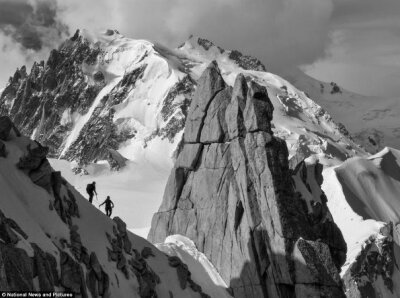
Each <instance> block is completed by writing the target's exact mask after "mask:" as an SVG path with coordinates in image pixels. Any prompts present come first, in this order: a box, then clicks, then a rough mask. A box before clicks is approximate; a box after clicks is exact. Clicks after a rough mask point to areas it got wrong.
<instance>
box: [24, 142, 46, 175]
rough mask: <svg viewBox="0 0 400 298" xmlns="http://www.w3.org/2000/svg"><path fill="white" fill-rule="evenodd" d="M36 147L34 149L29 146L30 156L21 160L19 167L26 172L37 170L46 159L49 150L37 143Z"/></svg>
mask: <svg viewBox="0 0 400 298" xmlns="http://www.w3.org/2000/svg"><path fill="white" fill-rule="evenodd" d="M36 145H37V146H36V147H34V148H32V146H31V144H28V145H27V149H28V154H27V155H26V156H23V157H21V158H20V160H19V162H18V164H17V167H18V168H19V169H24V170H37V169H38V168H39V167H40V166H41V165H42V163H43V162H44V160H45V159H46V156H47V153H48V152H49V148H47V147H43V146H42V145H41V144H40V143H37V142H36Z"/></svg>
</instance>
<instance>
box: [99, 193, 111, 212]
mask: <svg viewBox="0 0 400 298" xmlns="http://www.w3.org/2000/svg"><path fill="white" fill-rule="evenodd" d="M103 204H106V215H107V216H108V217H110V216H111V213H112V209H113V208H114V203H113V202H112V201H111V199H110V196H107V199H106V200H105V201H104V202H103V203H101V204H100V205H99V207H101V205H103Z"/></svg>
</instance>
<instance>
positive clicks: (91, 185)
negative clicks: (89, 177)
mask: <svg viewBox="0 0 400 298" xmlns="http://www.w3.org/2000/svg"><path fill="white" fill-rule="evenodd" d="M86 191H87V193H92V192H93V191H94V186H93V184H88V185H87V186H86Z"/></svg>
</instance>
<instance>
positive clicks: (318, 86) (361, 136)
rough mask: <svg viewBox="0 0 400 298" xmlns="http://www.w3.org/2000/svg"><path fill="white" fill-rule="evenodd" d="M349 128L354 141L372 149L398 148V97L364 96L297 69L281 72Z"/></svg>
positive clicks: (371, 150) (399, 128)
mask: <svg viewBox="0 0 400 298" xmlns="http://www.w3.org/2000/svg"><path fill="white" fill-rule="evenodd" d="M283 77H284V78H286V79H288V80H289V81H290V82H291V83H292V84H293V85H294V86H296V87H297V88H299V89H300V90H303V91H304V92H306V93H307V94H308V96H309V97H310V98H311V99H312V100H313V101H315V102H316V103H317V104H319V105H321V107H323V108H324V109H326V110H327V111H329V113H330V114H331V115H332V116H333V117H334V119H335V120H336V121H338V122H340V123H343V124H344V125H345V126H346V128H347V129H348V130H349V131H350V133H351V135H352V136H353V138H354V139H355V141H356V142H358V143H360V144H362V145H363V146H364V147H365V148H366V149H367V150H368V151H369V152H371V153H376V152H378V151H380V150H382V149H383V148H384V147H385V146H390V147H394V148H400V122H399V120H398V115H399V113H400V101H399V98H385V97H373V96H364V95H360V94H356V93H353V92H349V91H347V90H344V89H342V88H341V87H339V86H338V88H339V89H338V92H334V90H333V86H332V84H331V83H325V82H321V81H318V80H316V79H314V78H311V77H310V76H308V75H306V74H305V73H303V72H302V71H300V70H299V69H291V70H288V71H287V72H286V73H284V74H283Z"/></svg>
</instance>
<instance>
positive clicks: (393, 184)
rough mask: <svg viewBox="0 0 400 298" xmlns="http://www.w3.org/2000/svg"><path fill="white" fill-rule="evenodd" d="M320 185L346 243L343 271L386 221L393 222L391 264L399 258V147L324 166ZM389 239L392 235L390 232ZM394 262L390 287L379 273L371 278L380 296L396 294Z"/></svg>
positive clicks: (397, 275) (399, 276) (399, 288)
mask: <svg viewBox="0 0 400 298" xmlns="http://www.w3.org/2000/svg"><path fill="white" fill-rule="evenodd" d="M323 175H324V183H323V185H322V189H323V190H324V192H325V193H326V195H327V197H328V206H329V209H330V211H331V213H332V216H333V219H334V221H335V222H336V224H337V225H338V226H339V228H340V229H341V231H342V233H343V236H344V238H345V240H346V243H347V245H348V253H347V260H346V263H345V265H344V266H343V271H342V275H343V276H344V275H345V274H348V269H349V267H350V266H351V265H352V263H354V262H355V260H356V258H357V257H358V256H359V254H360V253H361V250H362V248H363V247H365V245H366V243H367V241H370V239H371V236H372V237H376V238H377V239H378V242H379V239H380V238H382V237H383V236H382V234H381V233H382V232H381V230H382V228H383V227H384V225H385V223H389V222H392V223H393V225H394V228H393V240H391V241H394V244H393V254H394V260H393V262H394V264H399V262H400V248H399V247H400V246H399V245H400V228H399V224H398V223H399V221H400V198H399V193H400V151H399V150H396V149H392V148H388V147H386V148H384V149H383V150H382V151H381V152H379V153H377V154H375V155H373V156H370V157H368V158H360V157H355V158H352V159H349V160H347V161H345V162H344V163H343V164H341V165H340V166H337V167H331V168H327V169H326V170H324V174H323ZM390 239H391V236H390ZM394 264H392V266H394V267H393V268H394V272H393V274H392V276H390V278H391V280H393V289H392V291H390V290H388V287H387V286H385V284H384V283H383V281H382V280H381V279H380V277H379V275H378V277H377V279H376V280H375V282H374V289H375V291H376V293H380V295H382V296H381V297H398V295H399V294H400V285H399V283H398V281H399V280H400V271H399V268H398V266H395V265H394Z"/></svg>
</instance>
